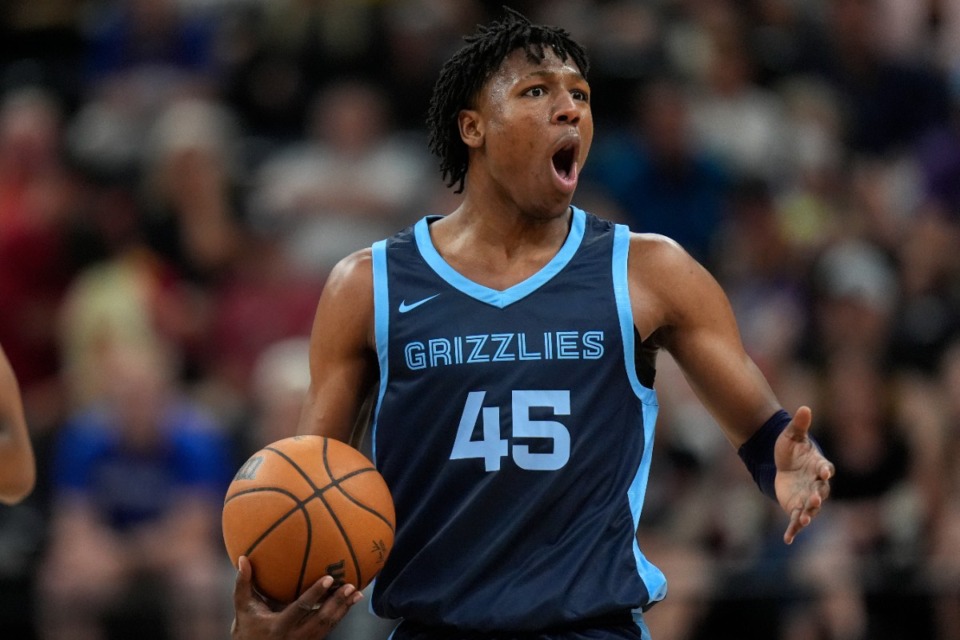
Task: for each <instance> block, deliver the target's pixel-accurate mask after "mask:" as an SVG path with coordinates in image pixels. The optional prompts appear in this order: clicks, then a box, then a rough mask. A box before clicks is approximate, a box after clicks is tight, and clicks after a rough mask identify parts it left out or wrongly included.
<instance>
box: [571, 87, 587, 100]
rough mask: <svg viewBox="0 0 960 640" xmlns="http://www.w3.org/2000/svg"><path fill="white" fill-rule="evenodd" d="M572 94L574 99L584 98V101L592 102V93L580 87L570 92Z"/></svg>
mask: <svg viewBox="0 0 960 640" xmlns="http://www.w3.org/2000/svg"><path fill="white" fill-rule="evenodd" d="M570 95H572V96H573V99H574V100H582V101H583V102H590V94H589V93H587V92H586V91H582V90H580V89H574V90H573V91H571V92H570Z"/></svg>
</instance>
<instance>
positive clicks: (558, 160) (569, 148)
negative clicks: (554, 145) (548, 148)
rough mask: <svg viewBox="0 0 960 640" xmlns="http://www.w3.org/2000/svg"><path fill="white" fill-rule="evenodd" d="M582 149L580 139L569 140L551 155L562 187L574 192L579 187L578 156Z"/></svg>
mask: <svg viewBox="0 0 960 640" xmlns="http://www.w3.org/2000/svg"><path fill="white" fill-rule="evenodd" d="M579 151H580V144H579V141H578V140H576V139H572V140H568V141H567V142H566V143H564V144H563V145H562V146H561V147H560V148H559V149H557V150H556V151H555V152H554V154H553V155H552V156H551V157H550V162H551V164H552V165H553V173H554V176H555V177H556V180H557V182H558V183H559V186H560V188H561V189H562V190H563V191H565V192H567V193H573V190H574V189H575V188H576V187H577V156H578V153H579Z"/></svg>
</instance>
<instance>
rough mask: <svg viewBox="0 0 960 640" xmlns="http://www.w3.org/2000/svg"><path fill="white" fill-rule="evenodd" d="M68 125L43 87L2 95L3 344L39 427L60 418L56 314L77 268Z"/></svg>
mask: <svg viewBox="0 0 960 640" xmlns="http://www.w3.org/2000/svg"><path fill="white" fill-rule="evenodd" d="M61 127H62V116H61V113H60V110H59V108H58V105H57V103H56V101H55V99H54V98H53V96H51V95H50V94H48V93H46V92H44V91H42V90H39V89H35V88H23V89H18V90H16V91H14V92H11V93H9V94H7V95H5V96H3V98H2V102H0V344H3V345H4V349H5V350H6V353H7V356H8V357H9V359H10V363H11V364H12V366H13V369H14V371H16V372H17V377H18V379H19V381H20V385H21V391H22V393H23V401H24V405H25V409H26V412H27V415H28V416H30V421H31V425H33V426H35V427H36V428H38V429H40V430H45V429H46V428H49V427H50V426H52V425H53V424H54V423H55V422H56V421H57V420H59V418H60V411H61V402H60V395H59V389H58V386H59V380H58V378H57V374H58V372H59V366H60V363H59V356H58V353H57V339H56V317H57V310H58V307H59V305H60V303H61V300H62V297H63V294H64V291H65V289H66V288H67V286H68V283H69V281H70V278H71V277H72V276H73V273H74V269H73V265H72V264H71V261H70V259H69V257H68V253H67V242H66V231H67V229H68V227H69V226H70V224H71V219H72V217H73V214H74V203H73V201H72V196H73V187H74V184H73V179H72V176H71V173H70V171H69V170H68V168H67V166H66V164H65V162H64V157H63V148H62V146H63V137H62V128H61Z"/></svg>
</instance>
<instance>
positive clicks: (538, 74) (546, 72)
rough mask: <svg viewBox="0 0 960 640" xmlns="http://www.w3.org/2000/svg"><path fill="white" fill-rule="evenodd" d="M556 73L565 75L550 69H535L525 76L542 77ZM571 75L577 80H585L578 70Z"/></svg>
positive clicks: (555, 74) (556, 74)
mask: <svg viewBox="0 0 960 640" xmlns="http://www.w3.org/2000/svg"><path fill="white" fill-rule="evenodd" d="M558 75H566V74H564V73H561V72H557V71H552V70H550V69H537V70H536V71H531V72H530V73H528V74H527V77H528V78H530V77H536V78H544V77H553V76H558ZM573 75H575V76H576V77H577V79H578V80H582V81H584V82H586V81H587V79H586V78H585V77H583V74H582V73H580V72H579V71H576V72H575V73H574V74H573Z"/></svg>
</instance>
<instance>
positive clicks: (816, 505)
mask: <svg viewBox="0 0 960 640" xmlns="http://www.w3.org/2000/svg"><path fill="white" fill-rule="evenodd" d="M829 490H830V489H829V485H826V484H825V483H824V486H823V487H821V488H820V489H819V490H818V491H815V492H813V493H811V494H810V497H809V498H807V500H806V502H805V504H804V506H803V508H796V509H793V510H792V511H791V512H790V523H789V524H788V525H787V530H786V532H785V533H784V534H783V541H784V542H785V543H787V544H793V541H794V539H796V537H797V534H799V533H800V532H801V531H802V530H803V529H805V528H806V527H807V526H809V525H810V523H811V522H813V519H814V518H815V517H816V516H817V514H818V513H820V508H821V507H823V501H824V500H825V499H826V495H825V494H824V493H823V492H824V491H825V492H826V493H827V494H828V493H829Z"/></svg>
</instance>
